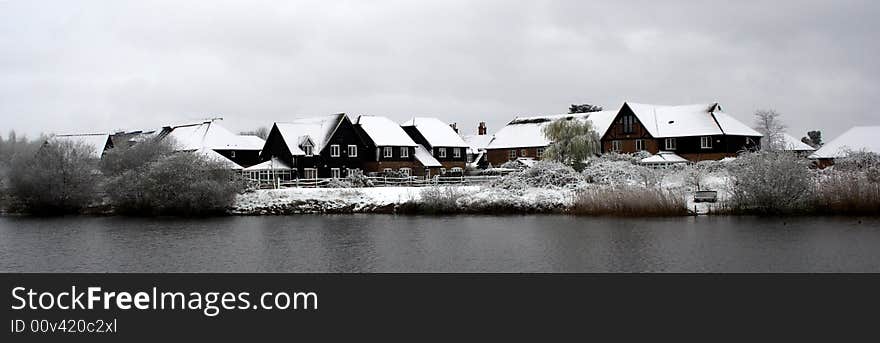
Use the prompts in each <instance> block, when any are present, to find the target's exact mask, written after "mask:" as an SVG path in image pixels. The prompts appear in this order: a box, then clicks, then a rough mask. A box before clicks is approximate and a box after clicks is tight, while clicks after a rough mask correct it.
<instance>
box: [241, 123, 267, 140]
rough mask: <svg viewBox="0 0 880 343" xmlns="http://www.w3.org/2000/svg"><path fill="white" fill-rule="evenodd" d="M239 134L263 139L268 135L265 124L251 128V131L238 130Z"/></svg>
mask: <svg viewBox="0 0 880 343" xmlns="http://www.w3.org/2000/svg"><path fill="white" fill-rule="evenodd" d="M239 134H240V135H249V136H257V137H260V138H262V139H264V140H265V139H266V137H269V129H268V128H267V127H265V126H262V127H259V128H257V129H256V130H253V131H243V132H239Z"/></svg>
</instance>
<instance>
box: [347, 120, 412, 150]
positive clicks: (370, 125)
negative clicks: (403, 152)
mask: <svg viewBox="0 0 880 343" xmlns="http://www.w3.org/2000/svg"><path fill="white" fill-rule="evenodd" d="M356 124H357V125H358V126H360V128H361V129H363V130H364V132H365V133H366V134H367V136H370V139H372V140H373V143H374V144H376V146H416V145H418V144H416V142H414V141H413V140H412V138H410V137H409V135H408V134H406V131H403V129H402V128H400V125H397V123H395V122H393V121H391V119H388V118H385V117H380V116H368V115H361V116H358V120H357V123H356Z"/></svg>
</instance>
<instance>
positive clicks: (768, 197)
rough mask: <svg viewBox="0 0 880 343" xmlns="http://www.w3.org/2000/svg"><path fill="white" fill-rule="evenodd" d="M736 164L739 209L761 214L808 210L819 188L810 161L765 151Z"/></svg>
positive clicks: (733, 175) (733, 167)
mask: <svg viewBox="0 0 880 343" xmlns="http://www.w3.org/2000/svg"><path fill="white" fill-rule="evenodd" d="M732 163H733V165H731V167H730V169H729V172H730V176H731V177H730V180H731V201H732V205H733V207H734V208H735V209H737V210H739V211H743V212H754V213H760V214H776V213H792V212H799V211H803V210H805V209H807V206H808V205H809V201H810V200H811V195H812V194H811V192H812V190H813V189H814V186H815V180H814V179H813V172H811V171H810V168H809V161H808V160H807V159H805V158H801V157H798V156H797V155H794V154H787V153H784V152H779V151H762V152H756V153H748V154H744V155H742V156H741V157H739V158H737V160H736V161H735V162H732Z"/></svg>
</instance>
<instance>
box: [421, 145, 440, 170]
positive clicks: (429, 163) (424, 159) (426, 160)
mask: <svg viewBox="0 0 880 343" xmlns="http://www.w3.org/2000/svg"><path fill="white" fill-rule="evenodd" d="M415 157H416V160H417V161H419V163H421V164H422V165H423V166H425V167H442V166H443V164H441V163H440V161H437V159H436V158H434V156H433V155H431V151H429V150H428V149H427V148H425V147H424V146H422V145H421V144H419V145H418V146H416V154H415Z"/></svg>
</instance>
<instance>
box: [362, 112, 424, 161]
mask: <svg viewBox="0 0 880 343" xmlns="http://www.w3.org/2000/svg"><path fill="white" fill-rule="evenodd" d="M354 127H355V131H356V132H357V133H358V135H359V136H360V138H361V139H362V140H363V142H364V145H365V146H366V149H365V151H364V156H363V162H364V170H365V171H366V172H367V173H369V174H384V173H389V172H394V171H396V172H399V173H401V174H405V175H419V176H421V175H424V165H423V164H422V163H420V162H419V161H418V160H417V159H416V157H415V155H416V150H417V147H418V144H416V142H415V141H413V140H412V138H410V137H409V135H407V134H406V132H404V131H403V129H402V128H401V127H400V125H397V123H395V122H393V121H392V120H391V119H388V118H386V117H380V116H369V115H361V116H358V119H357V122H355V125H354ZM423 155H424V154H423Z"/></svg>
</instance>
